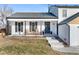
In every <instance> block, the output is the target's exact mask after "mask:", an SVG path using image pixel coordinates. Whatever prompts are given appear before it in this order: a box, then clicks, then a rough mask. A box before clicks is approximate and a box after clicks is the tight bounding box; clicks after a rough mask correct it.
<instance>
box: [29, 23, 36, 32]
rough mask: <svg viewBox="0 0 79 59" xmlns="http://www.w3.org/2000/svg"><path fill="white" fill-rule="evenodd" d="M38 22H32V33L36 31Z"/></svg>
mask: <svg viewBox="0 0 79 59" xmlns="http://www.w3.org/2000/svg"><path fill="white" fill-rule="evenodd" d="M36 29H37V22H30V31H36Z"/></svg>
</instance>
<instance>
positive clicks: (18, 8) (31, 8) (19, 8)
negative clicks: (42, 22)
mask: <svg viewBox="0 0 79 59" xmlns="http://www.w3.org/2000/svg"><path fill="white" fill-rule="evenodd" d="M3 5H5V4H0V7H2V6H3ZM7 5H8V6H9V7H10V8H12V9H13V10H14V11H15V12H47V11H48V4H7Z"/></svg>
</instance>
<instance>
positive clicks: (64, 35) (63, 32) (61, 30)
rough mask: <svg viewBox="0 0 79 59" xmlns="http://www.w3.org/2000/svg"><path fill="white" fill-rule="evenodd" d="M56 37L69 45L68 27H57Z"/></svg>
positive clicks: (64, 25) (65, 25)
mask: <svg viewBox="0 0 79 59" xmlns="http://www.w3.org/2000/svg"><path fill="white" fill-rule="evenodd" d="M58 35H59V37H60V38H61V39H62V40H63V41H64V42H66V43H67V44H69V41H70V40H69V27H68V25H67V24H63V25H59V26H58Z"/></svg>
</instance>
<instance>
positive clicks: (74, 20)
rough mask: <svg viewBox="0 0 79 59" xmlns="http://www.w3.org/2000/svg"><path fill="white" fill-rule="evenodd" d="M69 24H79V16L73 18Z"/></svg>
mask: <svg viewBox="0 0 79 59" xmlns="http://www.w3.org/2000/svg"><path fill="white" fill-rule="evenodd" d="M68 24H79V17H77V18H75V19H73V20H72V21H70V22H69V23H68Z"/></svg>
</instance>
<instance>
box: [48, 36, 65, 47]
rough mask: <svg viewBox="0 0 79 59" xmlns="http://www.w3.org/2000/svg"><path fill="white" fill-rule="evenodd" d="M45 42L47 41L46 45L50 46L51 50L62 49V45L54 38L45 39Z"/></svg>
mask: <svg viewBox="0 0 79 59" xmlns="http://www.w3.org/2000/svg"><path fill="white" fill-rule="evenodd" d="M47 40H48V43H49V44H50V45H51V48H53V49H59V48H63V47H64V45H63V43H62V42H59V41H58V40H57V39H55V38H51V37H47Z"/></svg>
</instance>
